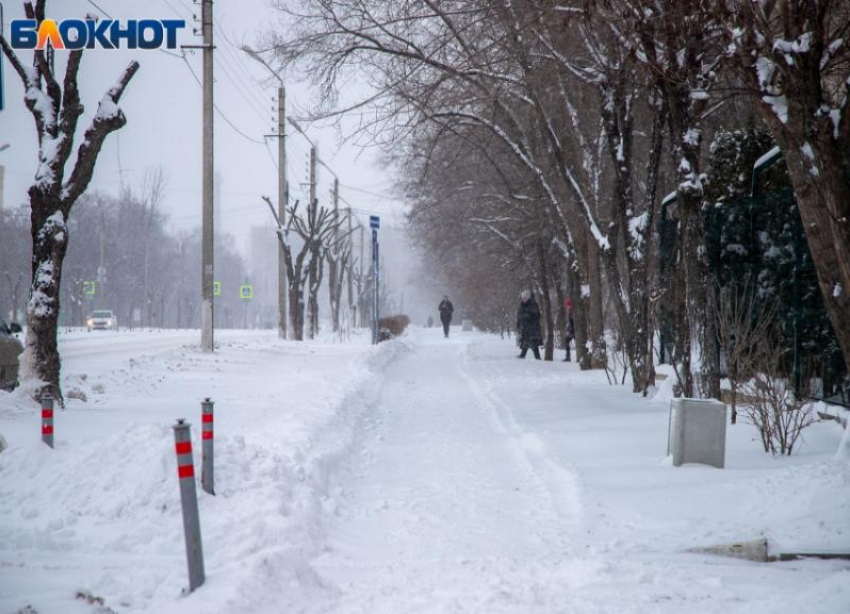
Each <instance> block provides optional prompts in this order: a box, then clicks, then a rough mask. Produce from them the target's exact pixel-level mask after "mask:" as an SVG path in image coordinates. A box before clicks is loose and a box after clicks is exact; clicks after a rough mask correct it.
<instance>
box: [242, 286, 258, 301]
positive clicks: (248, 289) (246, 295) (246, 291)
mask: <svg viewBox="0 0 850 614" xmlns="http://www.w3.org/2000/svg"><path fill="white" fill-rule="evenodd" d="M239 298H241V299H243V300H246V301H249V300H251V299H252V298H254V287H253V286H239Z"/></svg>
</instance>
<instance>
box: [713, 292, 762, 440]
mask: <svg viewBox="0 0 850 614" xmlns="http://www.w3.org/2000/svg"><path fill="white" fill-rule="evenodd" d="M718 290H719V292H718V294H719V295H720V299H719V301H718V305H717V308H716V309H715V310H714V312H715V317H716V318H717V331H718V337H719V341H720V347H721V350H722V351H723V353H724V355H725V357H726V377H727V379H728V380H729V384H730V386H731V406H732V417H731V421H732V424H735V423H736V422H737V419H738V390H739V388H740V386H741V384H742V383H745V382H747V381H749V379H750V378H751V377H753V376H754V375H755V373H756V367H757V365H756V363H757V362H758V359H759V358H760V344H761V343H763V342H764V340H765V339H766V338H767V337H768V334H769V333H770V331H771V330H772V329H773V327H774V321H775V314H776V307H775V305H773V304H770V303H766V302H765V301H763V300H762V299H761V298H760V297H759V296H758V292H757V290H756V285H755V282H754V281H753V280H752V279H746V280H744V283H743V284H742V285H741V286H737V285H734V284H733V285H729V286H726V287H724V288H722V289H718Z"/></svg>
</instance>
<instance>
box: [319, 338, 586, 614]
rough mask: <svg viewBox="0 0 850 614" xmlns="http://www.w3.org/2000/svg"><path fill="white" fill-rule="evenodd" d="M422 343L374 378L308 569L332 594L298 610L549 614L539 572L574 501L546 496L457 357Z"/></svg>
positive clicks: (551, 560) (563, 548)
mask: <svg viewBox="0 0 850 614" xmlns="http://www.w3.org/2000/svg"><path fill="white" fill-rule="evenodd" d="M428 339H429V340H430V342H429V341H427V340H426V341H423V342H422V343H421V345H420V346H419V347H418V348H417V351H415V352H414V353H412V354H410V355H408V356H407V357H405V358H403V359H402V360H401V361H399V362H398V363H396V364H395V365H393V366H391V367H390V369H389V370H388V372H387V374H386V380H385V381H386V384H385V387H384V389H383V392H382V394H381V397H380V403H381V407H380V409H379V414H380V415H381V416H382V417H383V418H382V420H381V423H380V424H379V425H377V427H376V429H375V437H376V440H375V441H372V442H371V443H370V444H368V449H370V450H372V451H373V452H372V453H371V454H367V457H368V459H367V460H366V461H365V462H364V463H363V465H362V466H361V467H360V468H359V474H360V476H359V478H357V479H355V480H353V481H352V482H351V483H350V492H349V493H348V496H347V497H346V501H345V503H344V505H343V506H342V507H341V509H340V511H339V515H340V516H341V518H340V519H339V521H338V522H336V523H332V524H333V526H332V527H331V528H330V534H329V538H328V543H329V549H328V551H327V552H326V553H325V554H324V555H322V556H321V557H319V558H318V559H317V560H316V561H314V567H315V569H316V570H317V571H318V573H319V574H320V575H321V576H322V577H323V578H324V579H325V580H326V581H327V582H330V583H332V584H333V585H337V586H339V587H340V588H339V590H340V593H339V594H338V595H337V596H336V597H335V598H332V599H330V600H329V601H328V602H326V603H324V604H321V606H317V609H316V610H313V609H312V607H311V606H307V607H306V608H305V611H322V612H338V613H340V614H343V613H349V612H351V613H354V612H363V613H367V612H369V613H382V612H386V613H387V614H390V613H393V614H395V613H398V612H463V611H480V612H530V611H532V610H533V609H539V608H541V607H544V608H545V609H546V610H547V611H549V610H550V609H551V606H553V605H555V600H557V599H558V597H559V595H561V593H562V591H563V587H562V586H558V585H557V584H556V583H553V582H551V580H552V576H551V573H546V571H545V570H546V568H547V567H548V568H549V571H550V572H554V571H556V568H557V564H558V562H559V561H561V560H562V559H563V556H564V554H565V553H566V552H567V551H568V550H569V549H570V546H569V543H568V538H569V535H570V532H571V527H572V526H573V525H574V524H575V521H576V519H577V513H578V510H579V509H580V506H579V505H578V497H579V495H578V492H577V491H576V490H575V489H574V488H571V484H572V483H571V482H570V481H569V480H565V481H562V482H560V483H559V485H558V488H559V489H560V490H559V491H558V492H553V491H552V490H550V488H551V482H549V481H547V480H546V479H545V476H542V475H540V472H539V469H538V468H537V467H536V464H535V462H534V459H533V458H531V457H530V456H529V454H528V452H527V451H526V450H525V446H524V445H523V442H522V441H521V440H520V441H518V440H517V439H516V438H515V437H514V434H513V433H512V431H511V428H510V425H509V424H506V423H505V421H503V419H502V416H500V412H499V411H498V408H497V407H496V406H495V405H494V404H493V403H492V402H491V401H490V400H489V399H488V397H487V396H486V395H485V394H484V393H483V392H482V390H481V389H480V388H479V385H478V384H477V383H476V381H475V380H474V379H473V378H472V377H471V375H470V374H469V372H468V366H467V364H466V363H467V361H468V354H467V350H468V346H467V345H466V344H463V343H457V342H453V341H451V340H450V341H448V342H446V341H445V340H443V339H438V338H436V337H429V338H428ZM561 596H562V595H561ZM550 599H551V600H552V601H551V602H550ZM546 606H548V607H546Z"/></svg>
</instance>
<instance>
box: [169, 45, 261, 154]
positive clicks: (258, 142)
mask: <svg viewBox="0 0 850 614" xmlns="http://www.w3.org/2000/svg"><path fill="white" fill-rule="evenodd" d="M182 58H183V62H185V63H186V67H187V68H188V69H189V72H190V73H192V76H193V77H194V78H195V82H196V83H197V84H198V85H199V86H200V87H203V86H204V84H203V83H201V80H200V79H199V78H198V75H196V74H195V70H194V69H193V68H192V65H191V64H189V60H188V59H187V58H186V54H185V53H184V54H183V56H182ZM213 108H214V109H215V111H216V113H218V115H219V117H221V119H223V120H224V121H225V122H226V123H227V125H228V126H230V127H231V128H233V130H234V132H236V133H238V134H239V135H241V136H242V138H244V139H245V140H247V141H250V142H252V143H256V144H258V145H265V141H260V140H258V139H255V138H253V137H250V136H248V135H247V134H245V133H244V132H242V131H241V130H240V129H239V128H237V127H236V125H235V124H234V123H233V122H232V121H230V118H228V117H227V115H225V114H224V112H222V110H221V109H220V108H219V107H218V105H217V104H215V103H213Z"/></svg>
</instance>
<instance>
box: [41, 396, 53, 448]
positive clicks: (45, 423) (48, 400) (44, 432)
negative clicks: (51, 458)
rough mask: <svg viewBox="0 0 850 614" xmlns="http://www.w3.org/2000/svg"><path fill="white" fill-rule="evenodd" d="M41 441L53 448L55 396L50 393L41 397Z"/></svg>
mask: <svg viewBox="0 0 850 614" xmlns="http://www.w3.org/2000/svg"><path fill="white" fill-rule="evenodd" d="M41 440H42V441H43V442H44V443H46V444H47V445H48V446H50V447H51V448H52V447H53V396H52V395H51V394H50V393H49V392H47V393H45V394H44V395H42V397H41Z"/></svg>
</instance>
